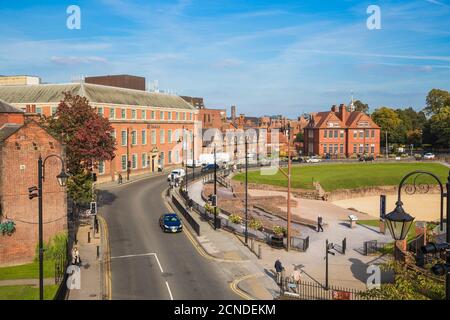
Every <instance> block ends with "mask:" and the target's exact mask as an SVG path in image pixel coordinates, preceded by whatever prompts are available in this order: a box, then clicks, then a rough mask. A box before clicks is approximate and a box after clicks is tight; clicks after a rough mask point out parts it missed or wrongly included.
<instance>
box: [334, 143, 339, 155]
mask: <svg viewBox="0 0 450 320" xmlns="http://www.w3.org/2000/svg"><path fill="white" fill-rule="evenodd" d="M334 153H335V154H337V153H338V145H337V144H335V145H334Z"/></svg>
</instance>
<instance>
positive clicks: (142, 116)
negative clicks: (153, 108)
mask: <svg viewBox="0 0 450 320" xmlns="http://www.w3.org/2000/svg"><path fill="white" fill-rule="evenodd" d="M146 118H147V117H146V115H145V110H141V119H143V120H145V119H146Z"/></svg>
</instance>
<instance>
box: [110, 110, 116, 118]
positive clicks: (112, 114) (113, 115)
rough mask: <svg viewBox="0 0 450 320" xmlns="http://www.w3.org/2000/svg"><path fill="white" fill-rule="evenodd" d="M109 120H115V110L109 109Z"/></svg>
mask: <svg viewBox="0 0 450 320" xmlns="http://www.w3.org/2000/svg"><path fill="white" fill-rule="evenodd" d="M109 118H110V119H115V118H116V109H114V108H109Z"/></svg>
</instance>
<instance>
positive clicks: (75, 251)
mask: <svg viewBox="0 0 450 320" xmlns="http://www.w3.org/2000/svg"><path fill="white" fill-rule="evenodd" d="M80 262H81V259H80V252H79V251H78V247H73V249H72V264H74V265H77V266H79V265H80Z"/></svg>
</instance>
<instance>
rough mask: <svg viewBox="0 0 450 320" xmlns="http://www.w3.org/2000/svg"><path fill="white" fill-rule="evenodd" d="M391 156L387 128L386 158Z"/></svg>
mask: <svg viewBox="0 0 450 320" xmlns="http://www.w3.org/2000/svg"><path fill="white" fill-rule="evenodd" d="M387 158H389V147H388V132H387V130H386V159H387Z"/></svg>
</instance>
